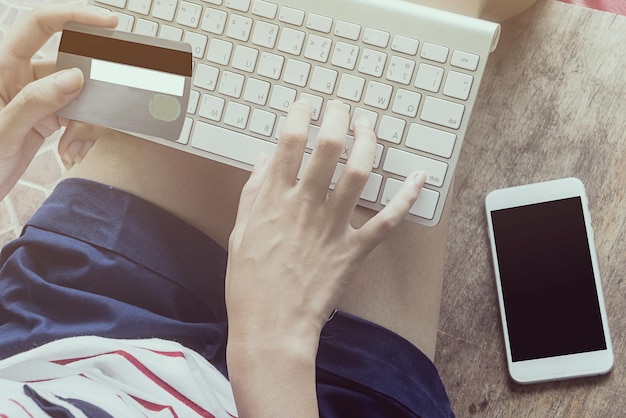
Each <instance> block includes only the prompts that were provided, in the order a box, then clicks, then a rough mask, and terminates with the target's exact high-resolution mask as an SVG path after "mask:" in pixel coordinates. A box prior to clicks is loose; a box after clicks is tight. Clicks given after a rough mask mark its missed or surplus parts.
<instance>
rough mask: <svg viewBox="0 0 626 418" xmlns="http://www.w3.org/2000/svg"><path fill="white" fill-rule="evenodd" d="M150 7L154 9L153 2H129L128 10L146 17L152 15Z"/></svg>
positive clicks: (142, 0) (144, 0)
mask: <svg viewBox="0 0 626 418" xmlns="http://www.w3.org/2000/svg"><path fill="white" fill-rule="evenodd" d="M121 7H123V6H121ZM150 7H152V0H129V2H128V10H130V11H131V12H135V13H139V14H142V15H146V16H147V15H148V14H149V13H150Z"/></svg>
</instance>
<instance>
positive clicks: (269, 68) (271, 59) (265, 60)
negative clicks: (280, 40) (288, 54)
mask: <svg viewBox="0 0 626 418" xmlns="http://www.w3.org/2000/svg"><path fill="white" fill-rule="evenodd" d="M284 62H285V58H284V57H281V56H280V55H276V54H271V53H269V52H263V53H262V54H261V58H260V59H259V66H258V68H257V73H258V74H259V75H262V76H264V77H268V78H271V79H273V80H278V79H280V76H281V74H282V71H283V64H284Z"/></svg>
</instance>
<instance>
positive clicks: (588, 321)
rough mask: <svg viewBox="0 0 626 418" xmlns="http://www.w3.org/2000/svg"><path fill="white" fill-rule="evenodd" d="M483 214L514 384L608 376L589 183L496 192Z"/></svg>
mask: <svg viewBox="0 0 626 418" xmlns="http://www.w3.org/2000/svg"><path fill="white" fill-rule="evenodd" d="M485 206H486V209H487V220H488V225H489V239H490V241H491V251H492V256H493V264H494V270H495V277H496V284H497V289H498V299H499V303H500V313H501V316H502V326H503V330H504V339H505V346H506V355H507V363H508V368H509V373H510V375H511V378H512V379H513V380H514V381H516V382H518V383H522V384H526V383H536V382H544V381H550V380H563V379H569V378H574V377H582V376H592V375H599V374H605V373H608V372H609V371H610V370H611V369H612V367H613V358H614V355H613V348H612V345H611V338H610V335H609V327H608V321H607V315H606V309H605V306H604V297H603V295H602V283H601V281H600V274H599V271H598V261H597V257H596V251H595V245H594V242H593V231H592V228H591V216H590V214H589V209H588V203H587V197H586V193H585V187H584V185H583V183H582V182H581V181H580V180H578V179H575V178H566V179H560V180H553V181H548V182H543V183H536V184H529V185H524V186H518V187H511V188H506V189H500V190H495V191H493V192H491V193H489V194H488V195H487V197H486V199H485Z"/></svg>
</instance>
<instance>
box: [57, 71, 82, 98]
mask: <svg viewBox="0 0 626 418" xmlns="http://www.w3.org/2000/svg"><path fill="white" fill-rule="evenodd" d="M54 78H55V79H56V81H57V83H59V86H60V87H61V91H63V93H65V94H72V93H75V92H76V91H77V90H79V89H80V88H81V87H82V85H83V73H82V71H80V70H79V69H78V68H71V69H69V70H63V71H61V72H59V73H57V74H56V75H55V76H54Z"/></svg>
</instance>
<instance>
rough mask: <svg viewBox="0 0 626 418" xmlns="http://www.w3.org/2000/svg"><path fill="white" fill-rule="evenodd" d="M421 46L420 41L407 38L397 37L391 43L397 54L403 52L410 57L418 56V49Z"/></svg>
mask: <svg viewBox="0 0 626 418" xmlns="http://www.w3.org/2000/svg"><path fill="white" fill-rule="evenodd" d="M419 46H420V41H418V40H417V39H413V38H407V37H406V36H402V35H396V36H394V37H393V41H392V42H391V49H393V50H394V51H397V52H402V53H404V54H408V55H415V54H417V49H418V48H419Z"/></svg>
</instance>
